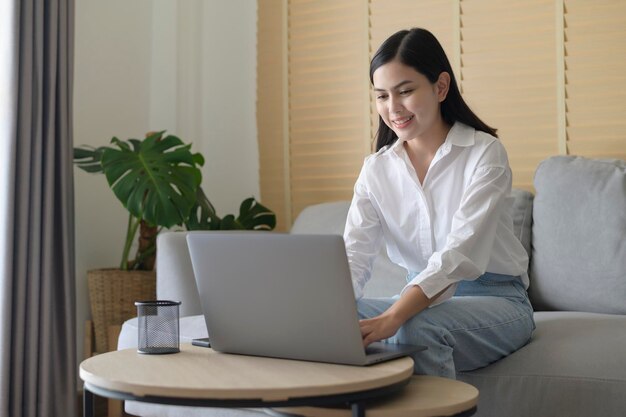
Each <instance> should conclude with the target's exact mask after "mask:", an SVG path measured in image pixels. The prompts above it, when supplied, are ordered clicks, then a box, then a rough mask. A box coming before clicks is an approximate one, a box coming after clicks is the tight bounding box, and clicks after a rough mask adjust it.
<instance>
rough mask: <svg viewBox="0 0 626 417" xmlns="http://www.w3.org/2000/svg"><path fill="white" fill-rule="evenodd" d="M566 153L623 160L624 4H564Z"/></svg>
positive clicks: (606, 1)
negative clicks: (567, 150) (567, 151)
mask: <svg viewBox="0 0 626 417" xmlns="http://www.w3.org/2000/svg"><path fill="white" fill-rule="evenodd" d="M565 55H566V57H565V63H566V65H565V68H566V69H565V79H566V84H565V91H566V116H567V137H568V149H569V153H571V154H574V155H582V156H587V157H591V158H621V159H626V135H625V134H624V132H626V117H625V116H626V89H625V88H624V87H623V86H624V85H626V2H623V1H616V0H614V1H609V0H602V1H594V2H583V1H571V0H566V1H565Z"/></svg>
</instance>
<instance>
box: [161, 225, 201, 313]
mask: <svg viewBox="0 0 626 417" xmlns="http://www.w3.org/2000/svg"><path fill="white" fill-rule="evenodd" d="M188 233H193V232H164V233H160V234H159V236H158V237H157V260H156V277H157V286H156V287H157V298H158V299H159V300H174V301H182V304H181V305H180V316H181V317H186V316H195V315H198V314H202V307H201V305H200V298H199V297H198V288H197V287H196V280H195V279H194V275H193V267H192V265H191V258H190V256H189V249H188V248H187V240H186V237H187V234H188Z"/></svg>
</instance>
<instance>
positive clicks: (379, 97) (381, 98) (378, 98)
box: [376, 94, 387, 100]
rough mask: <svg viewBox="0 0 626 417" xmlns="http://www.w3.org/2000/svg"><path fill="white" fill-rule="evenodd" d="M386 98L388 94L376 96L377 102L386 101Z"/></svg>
mask: <svg viewBox="0 0 626 417" xmlns="http://www.w3.org/2000/svg"><path fill="white" fill-rule="evenodd" d="M386 98H387V95H386V94H378V95H377V96H376V100H384V99H386Z"/></svg>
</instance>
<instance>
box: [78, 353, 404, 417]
mask: <svg viewBox="0 0 626 417" xmlns="http://www.w3.org/2000/svg"><path fill="white" fill-rule="evenodd" d="M412 373H413V360H412V359H411V358H409V357H405V358H400V359H396V360H393V361H389V362H383V363H380V364H376V365H372V366H363V367H362V366H348V365H333V364H326V363H315V362H304V361H294V360H286V359H273V358H265V357H254V356H244V355H229V354H223V353H218V352H215V351H213V350H212V349H209V348H203V347H197V346H192V345H190V344H181V352H180V353H175V354H170V355H146V354H140V353H137V351H136V350H134V349H126V350H120V351H115V352H108V353H103V354H100V355H97V356H93V357H91V358H89V359H87V360H85V361H83V362H82V363H81V364H80V377H81V378H82V379H83V381H85V385H84V387H85V393H84V402H85V409H84V415H85V416H93V413H94V409H93V402H94V394H96V395H100V396H103V397H108V398H115V399H121V400H135V401H144V402H151V403H161V404H170V405H190V406H201V407H263V408H266V407H291V406H327V405H332V404H345V403H348V404H350V405H351V407H352V412H353V413H354V414H353V415H360V416H362V415H363V413H364V408H363V406H362V404H363V401H364V400H365V399H371V398H378V397H382V396H386V395H390V394H392V393H394V392H396V391H398V390H400V389H401V388H403V387H404V386H405V385H406V384H407V383H408V382H409V380H410V379H411V375H412Z"/></svg>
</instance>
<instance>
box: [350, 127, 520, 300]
mask: <svg viewBox="0 0 626 417" xmlns="http://www.w3.org/2000/svg"><path fill="white" fill-rule="evenodd" d="M510 192H511V169H510V167H509V163H508V158H507V154H506V151H505V149H504V146H502V143H501V142H500V141H499V140H498V139H497V138H495V137H493V136H491V135H489V134H487V133H484V132H481V131H476V130H475V129H474V128H471V127H469V126H466V125H464V124H462V123H458V122H457V123H455V124H454V126H452V128H451V129H450V131H449V133H448V136H447V138H446V140H445V142H444V143H443V144H442V145H441V147H440V148H439V150H438V151H437V153H436V155H435V157H434V158H433V160H432V162H431V164H430V167H429V168H428V172H427V174H426V177H425V178H424V181H423V184H420V181H419V180H418V178H417V174H416V172H415V169H414V168H413V165H412V164H411V161H410V159H409V156H408V154H407V152H406V150H405V149H404V146H403V141H402V140H400V139H399V140H397V141H396V142H395V143H394V144H393V145H390V146H388V147H384V148H382V149H381V150H380V151H379V152H377V153H376V154H373V155H370V156H368V157H367V158H366V159H365V162H364V164H363V168H362V169H361V173H360V175H359V177H358V179H357V181H356V185H355V187H354V197H353V199H352V204H351V206H350V210H349V212H348V218H347V222H346V228H345V231H344V240H345V243H346V251H347V254H348V260H349V262H350V270H351V273H352V281H353V286H354V292H355V296H356V298H361V297H362V296H363V288H364V286H365V284H366V283H367V281H368V280H369V278H370V276H371V270H372V263H373V261H374V258H375V257H376V255H377V254H378V252H379V250H380V245H381V244H382V243H383V242H384V243H385V244H386V247H387V254H388V255H389V258H390V259H391V261H392V262H394V263H396V264H398V265H400V266H402V267H404V268H405V269H407V270H408V271H412V272H417V273H418V275H417V276H416V277H415V278H414V279H413V280H411V281H410V282H409V283H408V284H407V286H406V287H405V288H404V289H403V290H402V291H404V290H406V288H408V287H410V286H413V285H418V286H420V288H421V289H422V290H423V291H424V293H425V295H426V296H427V297H429V298H432V297H433V296H435V295H437V294H438V293H440V292H441V291H443V290H444V289H446V288H448V290H447V291H445V293H444V294H442V296H440V297H439V298H438V300H437V301H436V303H435V304H438V303H440V302H442V301H444V300H445V299H447V298H449V297H451V296H452V295H453V294H454V291H455V289H456V285H455V284H456V283H458V282H459V281H461V280H473V279H476V278H478V277H479V276H481V275H482V274H484V273H485V272H492V273H497V274H505V275H512V276H520V277H521V279H522V281H523V283H524V286H525V287H526V288H528V275H527V272H526V271H527V268H528V255H527V253H526V251H525V250H524V247H523V246H522V244H521V243H520V242H519V240H518V239H517V238H516V237H515V235H514V234H513V219H512V215H511V206H512V202H513V199H512V197H511V196H510Z"/></svg>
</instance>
